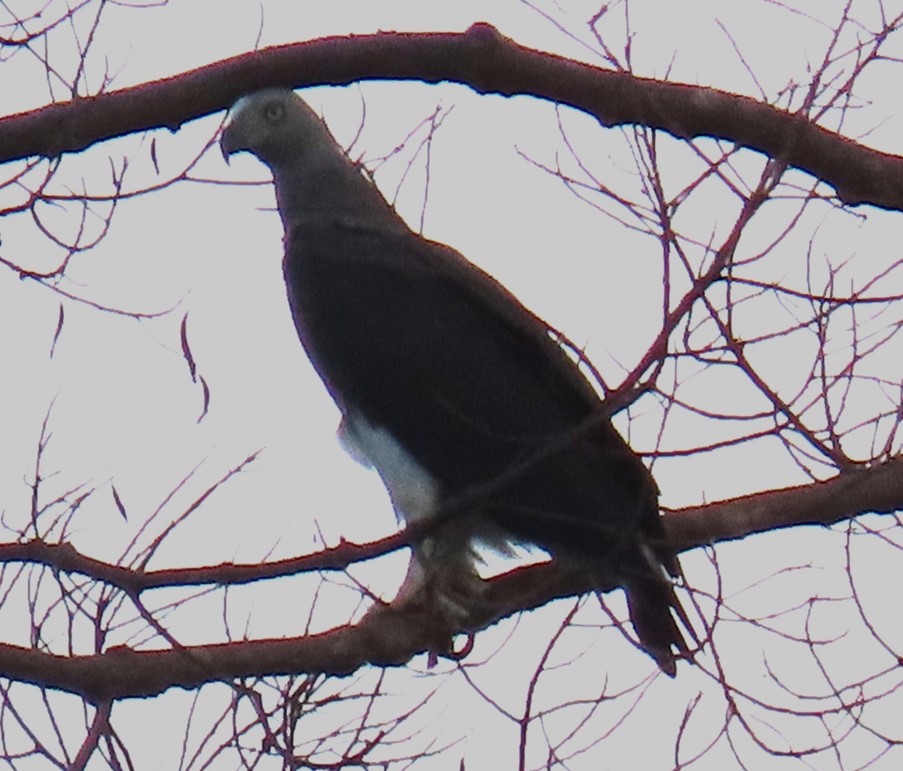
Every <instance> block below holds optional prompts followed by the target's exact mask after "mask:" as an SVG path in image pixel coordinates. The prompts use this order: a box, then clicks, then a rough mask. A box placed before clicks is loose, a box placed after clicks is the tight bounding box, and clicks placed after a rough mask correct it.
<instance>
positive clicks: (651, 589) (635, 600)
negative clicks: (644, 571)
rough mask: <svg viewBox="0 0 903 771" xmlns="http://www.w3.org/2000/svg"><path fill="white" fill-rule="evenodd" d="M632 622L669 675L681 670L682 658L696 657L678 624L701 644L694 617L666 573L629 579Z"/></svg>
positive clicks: (660, 666)
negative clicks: (694, 625)
mask: <svg viewBox="0 0 903 771" xmlns="http://www.w3.org/2000/svg"><path fill="white" fill-rule="evenodd" d="M624 591H625V593H626V595H627V608H628V611H629V613H630V621H631V623H632V624H633V628H634V630H635V631H636V635H637V637H638V638H639V641H640V645H641V646H642V647H643V649H644V650H645V651H646V652H647V653H648V654H649V655H650V656H652V658H653V659H655V661H656V663H657V664H658V665H659V668H660V669H661V670H662V672H664V673H665V674H666V675H668V676H669V677H674V676H675V674H676V673H677V660H678V659H687V660H690V659H692V650H691V648H690V646H689V645H688V644H687V640H686V637H684V634H683V632H682V631H681V629H680V626H679V625H678V623H677V622H678V620H679V621H680V625H682V626H683V627H684V628H685V629H686V631H687V632H688V633H689V634H690V636H691V637H692V638H693V640H694V642H696V643H697V644H698V642H699V641H698V640H697V638H696V634H695V632H694V631H693V627H692V625H691V624H690V619H689V617H688V616H687V614H686V612H685V611H684V609H683V606H682V605H681V604H680V601H679V600H678V599H677V595H676V594H675V593H674V586H673V585H672V584H671V582H670V581H669V580H667V579H666V578H665V577H664V576H661V577H659V576H657V575H655V574H652V575H649V576H644V577H642V578H634V579H632V580H629V581H627V582H626V584H625V587H624Z"/></svg>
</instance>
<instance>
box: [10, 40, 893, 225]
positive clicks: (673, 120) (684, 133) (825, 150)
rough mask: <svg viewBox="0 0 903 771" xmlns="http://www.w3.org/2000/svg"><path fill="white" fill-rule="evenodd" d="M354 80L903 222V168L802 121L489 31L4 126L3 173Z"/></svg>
mask: <svg viewBox="0 0 903 771" xmlns="http://www.w3.org/2000/svg"><path fill="white" fill-rule="evenodd" d="M360 80H420V81H423V82H426V83H440V82H453V83H461V84H463V85H467V86H469V87H471V88H472V89H474V90H475V91H477V92H479V93H493V94H501V95H503V96H516V95H530V96H535V97H538V98H540V99H547V100H549V101H552V102H556V103H559V104H564V105H569V106H571V107H574V108H576V109H578V110H582V111H584V112H587V113H589V114H590V115H593V116H595V117H596V118H598V120H599V121H600V122H601V123H602V124H603V125H606V126H617V125H625V124H638V125H644V126H649V127H652V128H656V129H660V130H662V131H666V132H668V133H669V134H673V135H674V136H676V137H679V138H683V139H686V138H693V137H702V136H705V137H712V138H716V139H723V140H727V141H730V142H735V143H737V144H740V145H743V146H745V147H749V148H752V149H754V150H758V151H759V152H761V153H763V154H765V155H767V156H769V157H771V158H776V159H779V160H781V161H783V162H786V163H787V164H788V165H790V166H793V167H795V168H798V169H801V170H803V171H806V172H808V173H810V174H812V175H813V176H815V177H817V178H819V179H821V180H823V181H825V182H826V183H828V184H829V185H831V186H832V187H833V188H834V189H835V190H836V191H837V195H838V197H839V198H840V199H841V200H842V201H843V202H844V203H846V204H863V203H868V204H872V205H874V206H880V207H883V208H886V209H893V210H903V159H901V158H899V157H897V156H894V155H889V154H886V153H881V152H878V151H876V150H872V149H870V148H867V147H863V146H862V145H859V144H857V143H856V142H853V141H852V140H850V139H847V138H845V137H843V136H841V135H839V134H836V133H834V132H832V131H829V130H827V129H824V128H822V127H820V126H817V125H815V124H813V123H810V122H809V121H808V119H807V117H806V116H805V115H799V114H794V113H789V112H786V111H783V110H779V109H777V108H775V107H772V106H770V105H767V104H763V103H761V102H757V101H755V100H754V99H750V98H748V97H744V96H738V95H736V94H729V93H726V92H723V91H717V90H715V89H711V88H706V87H702V86H694V85H687V84H675V83H666V82H662V81H656V80H651V79H645V78H637V77H634V76H632V75H630V74H628V73H623V72H612V71H608V70H601V69H598V68H595V67H592V66H590V65H588V64H583V63H580V62H576V61H572V60H570V59H565V58H563V57H560V56H555V55H554V54H549V53H544V52H542V51H536V50H533V49H530V48H525V47H523V46H520V45H518V44H517V43H515V42H514V41H513V40H511V39H509V38H506V37H504V36H502V35H501V34H500V33H499V32H498V31H497V30H495V28H493V27H491V26H490V25H488V24H475V25H474V26H472V27H471V28H470V29H469V30H468V31H467V32H464V33H420V34H413V33H389V32H385V33H379V34H376V35H362V36H357V37H330V38H322V39H320V40H313V41H309V42H305V43H297V44H293V45H287V46H277V47H273V48H267V49H263V50H261V51H255V52H253V53H248V54H243V55H241V56H236V57H233V58H231V59H224V60H222V61H220V62H216V63H213V64H210V65H207V66H205V67H201V68H199V69H196V70H192V71H190V72H186V73H184V74H180V75H177V76H174V77H171V78H166V79H163V80H158V81H155V82H152V83H147V84H143V85H140V86H136V87H134V88H128V89H123V90H121V91H115V92H111V93H107V94H103V95H100V96H96V97H88V98H82V99H78V100H75V101H73V102H69V103H64V104H57V105H51V106H48V107H43V108H41V109H37V110H34V111H32V112H28V113H22V114H19V115H13V116H10V117H7V118H4V119H3V120H0V163H2V162H7V161H12V160H17V159H22V158H27V157H32V156H45V157H56V156H59V155H61V154H63V153H69V152H79V151H81V150H84V149H86V148H88V147H90V146H91V145H92V144H94V143H96V142H99V141H102V140H105V139H110V138H113V137H117V136H123V135H125V134H131V133H134V132H139V131H147V130H151V129H157V128H169V129H170V130H172V131H176V130H177V129H178V128H179V127H180V126H181V125H182V124H183V123H185V122H187V121H190V120H193V119H196V118H200V117H202V116H205V115H210V114H212V113H215V112H219V111H221V110H224V109H226V108H228V107H229V106H230V105H231V104H232V103H233V102H234V101H235V100H236V99H237V98H238V97H239V96H241V95H243V94H246V93H249V92H252V91H256V90H258V89H260V88H264V87H267V86H288V87H293V88H298V87H303V86H313V85H323V84H333V85H345V84H348V83H352V82H355V81H360Z"/></svg>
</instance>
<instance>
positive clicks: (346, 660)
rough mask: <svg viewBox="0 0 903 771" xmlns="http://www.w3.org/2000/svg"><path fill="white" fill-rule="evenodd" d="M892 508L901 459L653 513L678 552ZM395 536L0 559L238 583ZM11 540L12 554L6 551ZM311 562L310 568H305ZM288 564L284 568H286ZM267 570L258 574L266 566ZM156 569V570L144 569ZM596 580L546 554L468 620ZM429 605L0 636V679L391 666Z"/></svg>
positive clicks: (80, 685) (485, 599) (483, 600)
mask: <svg viewBox="0 0 903 771" xmlns="http://www.w3.org/2000/svg"><path fill="white" fill-rule="evenodd" d="M901 508H903V458H899V457H898V458H892V459H890V460H888V461H885V462H883V463H879V464H875V465H873V466H871V467H866V468H861V469H856V470H852V471H846V472H844V473H843V474H840V475H838V476H837V477H834V478H833V479H830V480H827V481H824V482H816V483H813V484H809V485H801V486H799V487H792V488H787V489H784V490H774V491H768V492H763V493H757V494H755V495H749V496H745V497H742V498H737V499H734V500H729V501H722V502H719V503H713V504H709V505H707V506H701V507H695V508H692V509H684V510H681V511H674V512H671V513H669V514H666V515H665V516H664V522H665V527H666V530H667V532H668V535H669V537H670V538H671V539H672V541H673V542H674V543H675V544H676V545H677V547H678V548H679V550H681V551H686V550H689V549H692V548H697V547H700V546H705V545H710V544H714V543H717V542H720V541H726V540H734V539H737V538H743V537H746V536H749V535H752V534H755V533H760V532H764V531H768V530H774V529H777V528H783V527H793V526H798V525H803V524H818V525H830V524H833V523H835V522H838V521H841V520H844V519H849V518H851V517H854V516H856V515H860V514H865V513H869V512H875V513H889V512H893V511H897V510H899V509H901ZM405 541H406V537H405V534H403V533H402V534H399V535H397V536H393V537H392V538H390V539H384V540H383V541H379V542H377V543H374V544H364V545H355V544H347V543H346V544H341V545H340V546H338V547H335V548H334V549H328V550H325V551H324V552H322V553H320V554H316V555H310V556H309V557H299V558H296V559H295V560H284V561H280V562H278V563H269V564H266V565H260V566H250V565H220V566H213V567H209V568H191V569H183V570H173V571H149V572H147V573H136V574H134V575H135V576H137V578H136V579H135V580H136V581H139V583H136V584H134V585H131V584H129V582H128V580H126V579H125V578H124V577H123V576H124V574H123V573H121V572H119V571H126V572H130V571H127V569H125V568H120V567H117V566H111V565H105V564H104V563H100V562H98V561H96V560H90V559H89V558H87V557H84V556H83V555H79V554H78V553H77V552H75V550H74V549H72V548H71V547H65V546H59V547H49V548H44V549H43V550H42V549H41V548H38V546H43V547H47V545H46V544H38V545H32V544H7V545H5V546H2V547H0V561H12V560H16V561H19V560H29V561H31V560H34V561H36V562H39V563H42V564H47V565H49V566H52V567H54V568H57V569H62V570H73V571H75V572H79V573H83V574H85V575H89V576H92V577H95V578H97V579H98V580H104V581H110V583H113V584H114V585H116V586H120V587H122V588H126V589H128V588H134V587H141V586H142V584H141V583H140V582H143V581H147V583H146V584H143V588H149V587H151V586H164V585H169V586H171V585H173V584H174V583H178V582H169V583H167V582H165V581H163V580H161V578H160V577H162V576H169V577H170V578H174V577H175V576H178V575H181V576H182V577H183V578H186V579H188V578H189V577H190V580H186V582H187V583H195V582H198V581H200V580H203V581H205V582H213V583H223V584H225V583H232V582H242V581H244V580H246V579H247V576H248V575H249V572H248V571H251V570H252V569H253V568H257V569H258V570H259V571H260V574H259V576H258V577H259V578H263V577H273V576H275V575H284V574H285V572H284V571H285V568H286V566H287V565H288V564H291V563H293V564H294V565H295V567H296V569H297V570H308V569H324V568H325V569H328V568H330V567H335V568H339V567H344V566H346V565H347V564H349V562H351V561H354V560H355V559H369V558H372V557H373V556H376V555H378V554H382V553H385V552H386V551H389V550H391V549H394V548H398V547H399V546H400V545H401V544H403V543H404V542H405ZM17 549H18V551H16V550H17ZM313 565H316V566H317V567H313ZM297 570H296V571H295V572H297ZM268 571H269V575H267V572H268ZM155 576H156V577H157V578H155ZM598 588H599V587H595V586H593V585H592V584H591V583H590V582H589V581H588V580H587V579H586V577H584V576H581V575H579V574H574V573H572V572H570V571H568V570H567V569H566V568H562V567H560V566H557V565H555V564H554V563H548V564H544V565H537V566H530V567H525V568H518V569H516V570H514V571H512V572H511V573H508V574H506V575H503V576H499V577H497V578H494V579H492V580H491V581H488V582H487V586H486V591H485V593H484V594H482V595H481V597H480V602H479V603H478V607H475V608H474V609H473V614H472V617H471V624H470V626H471V628H472V629H473V630H477V629H482V628H485V627H487V626H490V625H491V624H494V623H496V622H497V621H498V620H500V619H502V618H505V617H507V616H509V615H511V614H513V613H516V612H519V611H522V610H527V609H530V608H534V607H538V606H540V605H543V604H545V603H547V602H549V601H550V600H553V599H556V598H561V597H567V596H572V595H578V594H582V593H584V592H587V591H591V590H593V589H598ZM456 631H459V630H453V629H448V628H447V627H445V626H444V621H443V619H441V618H438V617H436V616H435V615H432V614H431V613H430V609H425V608H421V609H417V610H412V609H410V608H396V607H393V606H387V607H383V608H380V609H379V610H378V611H377V612H371V613H369V614H368V615H367V616H366V617H365V618H364V620H363V621H362V622H361V623H359V624H356V625H354V626H343V627H339V628H337V629H333V630H330V631H328V632H324V633H322V634H316V635H309V636H305V637H301V638H293V639H278V640H254V641H249V642H233V643H223V644H214V645H199V646H192V647H184V648H176V649H172V650H161V651H136V650H132V649H129V648H113V649H111V650H109V651H107V652H105V653H102V654H98V655H90V656H75V657H67V656H57V655H51V654H47V653H43V652H40V651H36V650H32V649H28V648H22V647H18V646H13V645H4V644H0V677H5V678H9V679H12V680H16V681H19V682H29V683H35V684H39V685H42V686H45V687H48V688H53V689H59V690H64V691H69V692H72V693H76V694H79V695H80V696H83V697H85V698H87V699H90V700H93V701H95V702H102V701H105V700H108V699H112V698H125V697H137V696H150V695H154V694H157V693H161V692H162V691H165V690H166V689H168V688H172V687H182V688H193V687H197V686H199V685H202V684H203V683H206V682H211V681H215V680H232V679H234V678H237V677H245V676H264V675H275V674H289V673H298V672H322V673H325V674H332V675H346V674H350V673H352V672H354V671H356V670H357V669H359V668H360V667H361V666H364V665H367V664H372V665H377V666H390V665H401V664H404V663H406V662H407V661H409V660H410V659H411V658H412V657H413V656H414V655H416V654H418V653H422V652H426V651H434V652H442V653H447V652H448V645H449V640H450V639H451V636H452V635H453V634H454V633H455V632H456Z"/></svg>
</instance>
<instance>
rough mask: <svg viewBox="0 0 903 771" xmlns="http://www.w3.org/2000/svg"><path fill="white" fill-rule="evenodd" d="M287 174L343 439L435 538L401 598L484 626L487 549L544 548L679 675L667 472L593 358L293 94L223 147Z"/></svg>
mask: <svg viewBox="0 0 903 771" xmlns="http://www.w3.org/2000/svg"><path fill="white" fill-rule="evenodd" d="M220 147H221V149H222V152H223V157H224V158H225V159H226V161H228V160H229V158H230V156H231V155H233V154H234V153H238V152H242V151H247V152H250V153H252V154H254V155H255V156H257V158H258V159H259V160H261V161H262V162H263V163H264V164H266V165H267V166H268V167H269V169H270V171H271V172H272V175H273V181H274V184H275V190H276V201H277V204H278V209H279V215H280V217H281V219H282V224H283V227H284V231H285V238H284V244H285V254H284V260H283V274H284V278H285V284H286V289H287V293H288V301H289V306H290V309H291V314H292V318H293V319H294V323H295V327H296V329H297V332H298V336H299V338H300V340H301V344H302V345H303V347H304V350H305V352H306V353H307V356H308V357H309V358H310V361H311V363H312V364H313V366H314V368H315V369H316V371H317V373H318V374H319V376H320V378H321V379H322V381H323V383H324V385H325V387H326V389H327V390H328V391H329V394H330V395H331V397H332V398H333V400H334V401H335V403H336V405H337V406H338V408H339V410H340V411H341V414H342V418H341V423H340V426H339V431H338V434H339V438H340V441H341V442H342V444H343V446H344V447H345V449H346V450H347V451H348V452H349V453H350V454H351V455H352V457H354V458H355V459H356V460H358V461H360V462H362V463H364V464H366V465H368V466H371V467H373V468H374V469H375V470H376V471H377V472H378V473H379V475H380V477H381V478H382V480H383V483H384V484H385V486H386V488H387V491H388V493H389V496H390V498H391V501H392V505H393V507H394V508H395V511H396V514H397V516H398V518H399V521H403V522H404V523H405V524H407V525H415V524H416V525H418V526H422V527H424V530H423V533H424V535H423V536H422V537H421V538H419V539H417V540H415V541H414V543H413V545H412V559H411V566H410V569H409V572H408V576H407V578H406V579H405V581H404V583H403V585H402V588H401V590H400V591H399V595H398V597H396V600H395V602H396V603H400V602H409V603H416V602H420V603H430V605H431V606H432V607H440V608H441V609H442V611H443V615H444V617H446V618H448V619H451V620H452V622H454V623H460V624H462V625H463V624H465V623H466V618H467V612H468V607H470V606H471V604H472V603H479V595H480V586H481V584H482V583H483V582H482V581H481V579H480V578H479V573H478V566H479V548H480V547H488V548H491V549H495V550H498V551H500V552H502V553H504V552H505V551H506V550H510V548H511V547H512V545H515V544H520V545H525V544H526V545H532V546H537V547H539V548H541V549H542V550H544V551H546V552H547V553H548V554H549V555H550V556H551V558H552V559H553V560H555V561H557V562H559V563H560V564H562V565H563V566H566V567H567V568H569V569H572V570H575V571H579V573H580V575H585V576H587V577H589V578H590V580H591V582H592V585H593V586H598V587H599V588H600V589H601V588H609V587H612V586H621V587H623V589H624V591H625V592H626V595H627V603H628V608H629V615H630V619H631V623H632V625H633V628H634V630H635V632H636V635H637V638H638V640H639V644H640V646H641V647H642V648H643V649H644V650H645V651H646V652H647V653H648V654H650V655H651V656H652V658H653V659H654V660H655V661H656V662H657V663H658V665H659V667H660V668H661V670H662V671H663V672H665V673H667V674H668V675H670V676H672V677H673V676H674V674H675V671H676V661H677V660H678V659H680V658H688V657H689V649H688V646H687V643H686V641H685V638H684V636H683V634H682V632H681V629H680V627H679V626H678V623H677V620H678V619H679V620H680V621H681V623H682V624H683V625H684V627H685V628H686V629H687V630H689V631H690V633H691V634H692V628H691V627H690V626H689V624H688V623H687V619H686V615H685V613H684V612H683V610H682V609H681V606H680V604H679V602H678V600H677V598H676V596H675V592H674V586H673V579H675V578H677V577H678V576H679V566H678V563H677V559H676V556H675V553H674V551H673V549H671V548H669V546H668V543H667V540H666V538H665V535H664V531H663V528H662V524H661V519H660V515H659V509H658V488H657V486H656V484H655V481H654V480H653V477H652V475H651V473H650V471H649V470H648V469H647V468H646V466H645V465H644V463H643V462H642V460H641V459H640V458H639V457H638V456H637V455H636V453H634V452H633V451H632V450H631V448H630V447H629V446H628V445H627V443H626V442H625V441H624V439H623V438H622V437H621V435H620V434H619V433H618V432H617V430H616V429H615V428H614V427H613V425H612V423H611V421H610V419H609V415H608V409H607V405H606V404H605V402H604V400H603V399H602V398H601V397H600V395H599V393H598V392H597V390H596V388H595V387H594V386H593V385H592V384H591V383H590V381H589V380H588V379H587V377H586V376H585V375H584V374H583V370H582V369H581V366H580V357H579V356H576V355H575V354H574V352H573V351H569V350H568V349H566V348H565V347H564V346H563V345H562V341H561V336H560V335H558V334H556V332H555V331H554V330H553V329H552V328H551V327H550V326H549V324H547V323H546V322H544V321H543V320H542V319H540V318H539V317H538V316H536V315H535V314H533V313H532V312H530V311H529V310H528V309H527V308H525V307H524V306H523V305H522V304H521V303H520V302H519V301H518V300H517V299H516V298H515V297H514V296H513V295H512V294H511V292H509V291H508V290H507V289H506V288H505V287H503V286H502V285H501V284H500V283H499V282H498V281H496V280H495V279H494V278H492V277H491V276H490V275H489V274H487V273H485V272H484V271H482V270H481V269H479V268H478V267H476V266H475V265H474V264H472V263H471V262H469V261H468V260H467V259H465V258H464V257H463V256H462V255H461V254H459V253H458V252H456V251H455V250H454V249H452V248H450V247H448V246H446V245H444V244H441V243H437V242H435V241H430V240H428V239H426V238H424V237H423V236H422V235H420V234H418V233H416V232H414V231H413V230H412V229H411V228H410V227H408V225H407V224H406V223H405V221H404V220H403V219H402V217H401V216H400V215H399V214H398V213H397V212H396V211H395V210H394V208H393V207H392V206H391V205H390V204H389V203H388V202H387V201H386V199H385V198H384V197H383V195H382V194H381V193H380V191H379V189H378V188H377V186H376V185H375V184H374V182H373V180H372V178H371V177H370V176H369V175H368V174H367V173H366V171H365V170H364V169H363V168H362V166H361V165H360V164H357V163H355V162H354V161H353V160H351V159H350V158H349V157H348V155H347V154H346V152H345V151H344V150H343V148H342V146H341V145H340V144H339V143H338V142H337V141H336V140H335V139H334V138H333V136H332V135H331V133H330V132H329V130H328V129H327V127H326V125H325V123H324V122H323V120H322V119H321V118H320V117H319V116H318V115H317V114H316V113H315V112H314V111H313V110H312V109H311V108H310V107H309V106H308V105H307V104H306V103H305V102H304V101H303V100H302V99H301V98H300V97H299V96H298V95H297V94H295V93H294V91H292V90H289V89H283V88H271V89H266V90H263V91H259V92H256V93H253V94H250V95H248V96H245V97H242V98H241V99H240V100H239V101H238V102H236V104H235V105H234V107H233V108H232V110H231V111H230V113H229V116H228V118H227V122H226V126H225V128H224V130H223V132H222V136H221V138H220Z"/></svg>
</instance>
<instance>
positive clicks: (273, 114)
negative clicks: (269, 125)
mask: <svg viewBox="0 0 903 771" xmlns="http://www.w3.org/2000/svg"><path fill="white" fill-rule="evenodd" d="M263 114H264V115H265V116H266V118H267V120H270V121H273V123H277V122H279V121H281V120H282V116H283V115H285V106H284V105H283V104H282V103H281V102H270V103H269V104H268V105H267V106H266V107H265V108H264V111H263Z"/></svg>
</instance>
